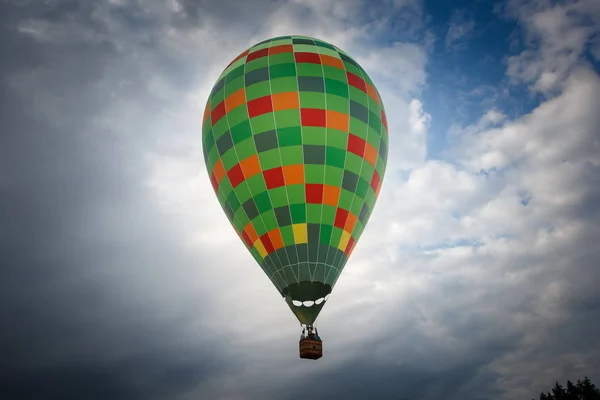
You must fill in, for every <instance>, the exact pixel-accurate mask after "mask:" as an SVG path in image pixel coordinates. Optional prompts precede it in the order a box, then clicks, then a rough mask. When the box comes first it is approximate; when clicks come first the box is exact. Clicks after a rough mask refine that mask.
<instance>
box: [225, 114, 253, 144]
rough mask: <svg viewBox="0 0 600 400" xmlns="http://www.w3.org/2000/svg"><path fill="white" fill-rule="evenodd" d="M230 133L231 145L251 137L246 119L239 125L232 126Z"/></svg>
mask: <svg viewBox="0 0 600 400" xmlns="http://www.w3.org/2000/svg"><path fill="white" fill-rule="evenodd" d="M230 132H231V138H232V140H233V143H235V144H238V143H240V142H243V141H244V140H246V139H248V138H249V137H251V136H252V127H251V126H250V121H248V120H247V119H246V120H244V121H242V122H241V123H239V124H236V125H232V127H231V130H230Z"/></svg>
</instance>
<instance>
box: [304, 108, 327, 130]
mask: <svg viewBox="0 0 600 400" xmlns="http://www.w3.org/2000/svg"><path fill="white" fill-rule="evenodd" d="M300 117H301V119H302V126H320V127H322V128H325V127H326V126H327V125H326V122H327V117H326V112H325V110H322V109H320V108H302V109H300Z"/></svg>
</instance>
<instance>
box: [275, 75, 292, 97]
mask: <svg viewBox="0 0 600 400" xmlns="http://www.w3.org/2000/svg"><path fill="white" fill-rule="evenodd" d="M271 90H272V93H273V94H277V93H286V92H297V91H298V81H297V80H296V74H295V72H294V76H292V77H285V78H277V79H271Z"/></svg>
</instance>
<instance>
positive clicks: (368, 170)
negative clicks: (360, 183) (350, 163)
mask: <svg viewBox="0 0 600 400" xmlns="http://www.w3.org/2000/svg"><path fill="white" fill-rule="evenodd" d="M374 171H375V168H373V166H371V164H369V163H368V162H366V161H365V162H363V163H362V169H361V170H360V175H359V176H360V177H361V178H363V179H364V180H366V181H367V182H371V177H373V172H374Z"/></svg>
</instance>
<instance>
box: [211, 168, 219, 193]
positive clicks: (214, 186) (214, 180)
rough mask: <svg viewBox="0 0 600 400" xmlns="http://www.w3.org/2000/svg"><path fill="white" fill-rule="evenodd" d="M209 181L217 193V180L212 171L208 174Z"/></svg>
mask: <svg viewBox="0 0 600 400" xmlns="http://www.w3.org/2000/svg"><path fill="white" fill-rule="evenodd" d="M210 183H211V184H212V187H213V189H214V190H215V193H217V192H218V191H219V182H217V177H216V176H215V173H214V172H213V173H212V174H210Z"/></svg>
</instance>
